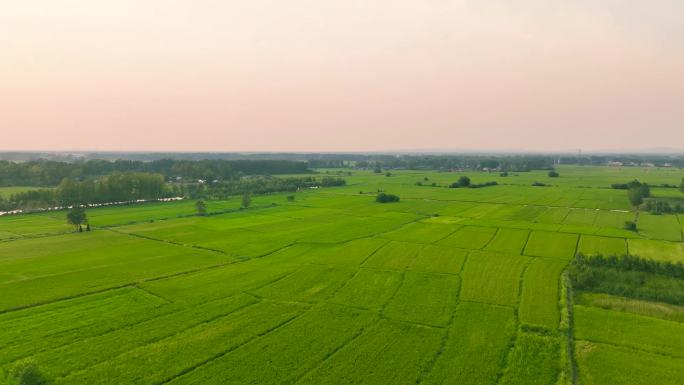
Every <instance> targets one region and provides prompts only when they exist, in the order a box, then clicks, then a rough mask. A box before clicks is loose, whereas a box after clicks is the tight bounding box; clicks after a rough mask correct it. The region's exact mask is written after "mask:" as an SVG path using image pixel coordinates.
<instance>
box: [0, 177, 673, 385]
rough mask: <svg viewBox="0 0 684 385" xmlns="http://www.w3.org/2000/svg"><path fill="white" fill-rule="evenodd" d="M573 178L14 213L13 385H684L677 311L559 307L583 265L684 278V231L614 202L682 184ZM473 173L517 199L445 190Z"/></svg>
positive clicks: (2, 256) (2, 242)
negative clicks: (80, 215)
mask: <svg viewBox="0 0 684 385" xmlns="http://www.w3.org/2000/svg"><path fill="white" fill-rule="evenodd" d="M321 171H322V172H325V171H332V170H321ZM558 171H559V172H560V174H561V176H560V177H559V178H553V180H551V179H550V178H549V177H548V176H547V174H546V172H542V171H533V172H529V173H517V174H513V175H510V176H508V177H502V176H500V175H499V174H498V173H485V172H468V173H456V172H429V171H403V170H392V176H390V177H387V176H385V175H384V174H375V173H373V172H372V171H356V170H355V171H352V172H353V175H352V176H345V179H346V180H347V185H346V186H341V187H334V188H321V189H311V190H305V191H300V192H297V193H295V194H294V195H295V199H294V200H293V201H292V200H288V199H287V196H288V195H291V194H290V193H288V194H270V195H265V196H255V197H254V199H253V201H252V206H251V207H250V208H248V209H240V207H239V206H240V199H239V198H234V199H228V200H224V201H207V208H208V212H209V214H211V215H207V216H196V215H194V208H193V207H194V206H193V205H194V202H193V201H178V202H168V203H149V204H137V205H128V206H120V207H106V208H97V209H89V210H88V217H89V221H90V224H91V226H92V227H93V231H92V232H83V233H75V232H74V231H73V228H72V227H71V226H69V225H67V224H66V221H65V213H64V212H59V211H58V212H45V213H39V214H28V215H18V216H4V217H0V294H1V295H0V330H1V331H0V379H2V378H4V376H3V374H2V373H3V372H6V373H11V372H12V371H13V370H14V369H13V368H15V367H16V366H17V365H22V364H24V363H27V362H30V363H32V364H33V365H35V367H36V368H38V369H39V370H40V372H41V373H42V375H43V376H44V377H45V378H46V379H47V382H46V383H47V384H64V385H80V384H84V385H94V384H145V385H149V384H152V385H161V384H174V385H181V384H221V385H223V384H559V385H569V384H570V383H572V382H569V383H566V382H562V381H566V380H568V381H572V380H574V379H576V380H577V381H578V382H577V383H579V384H636V385H640V384H652V383H658V384H666V385H668V384H672V385H674V384H681V383H684V351H683V350H682V347H683V346H684V340H682V336H684V326H683V325H684V324H683V323H682V322H683V321H684V317H683V316H682V314H684V312H683V311H682V308H681V306H676V305H668V304H659V303H653V302H648V301H637V300H631V299H626V298H622V297H618V296H609V295H605V294H596V293H575V296H576V297H575V298H576V300H575V305H574V306H572V308H571V310H572V317H570V319H569V320H568V316H567V315H564V314H566V313H567V310H568V309H567V308H564V306H565V305H564V304H565V302H564V300H563V298H561V297H562V295H563V290H562V287H561V274H562V272H563V270H564V269H565V267H566V266H567V264H568V263H569V262H570V261H571V260H572V258H573V256H574V255H575V253H577V252H582V253H584V254H589V255H591V254H599V253H601V254H606V255H608V254H616V255H621V254H625V253H630V254H633V255H639V256H642V257H644V258H651V259H657V260H662V261H674V262H684V246H683V245H684V243H683V242H682V237H681V234H682V227H681V220H682V219H683V218H681V217H680V218H678V217H677V216H675V215H672V214H670V215H660V216H653V215H648V214H644V213H640V215H639V217H638V218H639V219H638V231H637V232H632V231H627V230H624V228H623V226H624V222H625V221H626V220H633V219H634V218H635V214H634V212H632V211H630V206H629V202H628V200H627V197H626V194H625V192H624V190H614V189H611V188H610V184H611V183H624V182H626V181H630V180H632V179H635V178H637V179H639V180H641V181H644V182H648V183H651V184H663V183H668V184H674V183H678V181H679V180H681V177H682V174H684V172H682V171H681V170H674V169H657V168H643V169H642V168H608V167H580V166H560V167H558ZM461 175H468V176H470V177H471V179H472V180H473V182H474V183H481V182H487V181H497V182H498V183H499V185H498V186H492V187H485V188H479V189H467V188H462V189H449V188H447V187H446V186H448V184H450V183H452V182H454V181H455V180H456V179H458V177H459V176H461ZM424 178H428V180H429V181H430V183H432V182H434V183H435V186H434V187H433V186H430V185H428V184H425V185H422V186H418V185H416V182H418V181H422V180H423V179H424ZM535 181H540V182H544V183H547V184H549V185H550V186H547V187H535V186H532V185H531V184H532V183H533V182H535ZM380 189H382V190H384V191H386V192H389V193H392V194H396V195H398V196H400V197H401V201H400V202H397V203H390V204H379V203H376V202H375V200H374V198H375V193H376V192H377V191H378V190H380ZM667 193H668V194H672V192H671V191H670V190H668V191H667ZM0 194H3V192H2V190H0ZM568 322H571V323H572V325H571V326H572V330H573V333H574V334H568V333H567V323H568ZM564 325H565V326H564ZM568 344H571V346H572V348H573V349H571V350H570V351H572V352H573V354H572V356H571V357H567V352H568V350H567V347H568V346H569V345H568ZM565 359H568V360H572V361H573V362H574V363H575V364H576V370H575V371H572V372H571V373H568V372H564V371H566V369H565V368H566V367H567V365H566V364H565V362H564V360H565ZM559 378H564V379H565V380H561V382H560V383H559V382H558V381H559ZM0 384H2V385H4V384H3V383H2V380H0Z"/></svg>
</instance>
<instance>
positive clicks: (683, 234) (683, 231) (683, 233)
mask: <svg viewBox="0 0 684 385" xmlns="http://www.w3.org/2000/svg"><path fill="white" fill-rule="evenodd" d="M674 217H675V219H676V220H677V223H679V236H680V238H681V241H684V227H682V221H680V220H679V214H678V213H675V214H674Z"/></svg>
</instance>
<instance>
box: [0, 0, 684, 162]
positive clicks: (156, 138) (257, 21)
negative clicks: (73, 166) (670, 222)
mask: <svg viewBox="0 0 684 385" xmlns="http://www.w3.org/2000/svg"><path fill="white" fill-rule="evenodd" d="M683 19H684V2H682V1H678V0H659V1H655V2H624V1H619V0H597V1H589V0H575V1H567V0H565V1H561V0H545V1H542V0H521V1H516V2H510V1H505V0H492V1H487V2H482V1H472V0H453V1H449V0H429V1H426V0H394V1H389V0H380V1H374V2H364V1H325V2H321V1H313V0H295V1H289V2H282V1H273V0H251V1H245V0H242V1H235V0H232V1H231V0H228V1H209V0H200V1H189V0H179V1H162V0H149V1H145V2H139V1H133V0H121V1H117V2H103V1H84V0H52V1H48V0H36V1H30V2H11V3H8V4H5V5H4V6H3V12H2V13H0V36H2V38H0V133H2V140H0V151H13V150H14V151H16V150H37V151H48V150H53V151H60V150H63V151H64V150H66V151H189V152H192V151H204V152H206V151H212V152H240V151H242V152H249V151H266V152H280V151H282V152H320V151H322V152H346V151H349V152H364V151H380V152H392V151H418V152H420V151H442V152H449V151H455V152H457V151H514V152H525V151H532V152H557V151H563V152H576V151H577V150H579V149H582V150H583V151H587V152H592V151H612V152H621V151H622V152H636V151H652V150H657V149H662V150H668V151H675V152H680V151H681V150H682V149H684V108H682V106H684V73H683V72H682V68H684V43H682V38H681V37H682V36H684V23H682V22H681V20H683Z"/></svg>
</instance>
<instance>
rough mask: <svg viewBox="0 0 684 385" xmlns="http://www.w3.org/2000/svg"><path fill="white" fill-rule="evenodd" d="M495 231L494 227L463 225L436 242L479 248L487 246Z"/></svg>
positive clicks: (465, 247) (444, 244)
mask: <svg viewBox="0 0 684 385" xmlns="http://www.w3.org/2000/svg"><path fill="white" fill-rule="evenodd" d="M495 233H496V228H494V227H479V226H465V227H462V228H461V229H459V230H458V231H456V232H455V233H453V234H451V235H450V236H448V237H446V238H444V239H442V240H441V241H439V242H437V244H438V245H443V246H451V247H459V248H462V249H481V248H483V247H485V246H487V244H488V243H489V241H491V240H492V238H493V237H494V234H495Z"/></svg>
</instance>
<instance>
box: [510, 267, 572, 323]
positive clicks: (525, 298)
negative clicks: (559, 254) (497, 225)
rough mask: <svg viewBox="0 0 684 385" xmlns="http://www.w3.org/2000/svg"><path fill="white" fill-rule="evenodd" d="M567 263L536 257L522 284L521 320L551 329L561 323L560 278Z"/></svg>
mask: <svg viewBox="0 0 684 385" xmlns="http://www.w3.org/2000/svg"><path fill="white" fill-rule="evenodd" d="M566 264H567V263H566V262H565V261H563V260H558V259H546V258H535V259H533V260H532V262H531V263H530V265H529V266H528V268H527V270H526V271H525V277H524V280H523V286H522V298H521V301H520V314H519V316H520V320H521V321H522V322H525V323H530V324H535V325H541V326H546V327H548V328H550V329H555V328H556V327H558V323H559V317H560V313H559V305H558V301H559V293H558V287H559V279H560V275H561V271H562V270H563V269H564V268H565V265H566Z"/></svg>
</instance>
